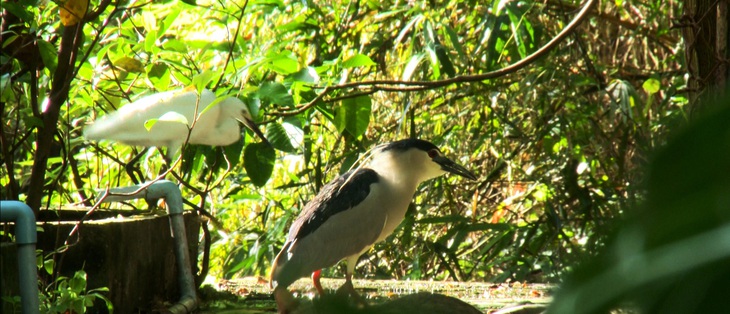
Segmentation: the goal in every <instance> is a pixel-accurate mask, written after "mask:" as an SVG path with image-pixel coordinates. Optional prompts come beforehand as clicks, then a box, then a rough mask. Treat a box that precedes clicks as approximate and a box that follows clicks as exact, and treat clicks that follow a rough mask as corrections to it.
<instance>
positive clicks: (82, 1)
mask: <svg viewBox="0 0 730 314" xmlns="http://www.w3.org/2000/svg"><path fill="white" fill-rule="evenodd" d="M58 6H59V16H60V17H61V24H63V26H71V25H75V24H76V23H78V22H80V21H81V19H83V18H84V16H86V10H87V9H88V8H89V0H66V1H65V2H63V3H59V5H58Z"/></svg>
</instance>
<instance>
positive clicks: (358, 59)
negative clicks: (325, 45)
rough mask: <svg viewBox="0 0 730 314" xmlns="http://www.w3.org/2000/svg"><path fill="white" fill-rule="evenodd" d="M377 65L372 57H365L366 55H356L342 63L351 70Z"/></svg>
mask: <svg viewBox="0 0 730 314" xmlns="http://www.w3.org/2000/svg"><path fill="white" fill-rule="evenodd" d="M373 65H375V62H373V60H372V59H370V57H368V56H366V55H364V54H359V53H358V54H356V55H354V56H352V57H350V58H348V59H347V60H345V61H344V62H342V67H343V68H345V69H349V68H356V67H368V66H373Z"/></svg>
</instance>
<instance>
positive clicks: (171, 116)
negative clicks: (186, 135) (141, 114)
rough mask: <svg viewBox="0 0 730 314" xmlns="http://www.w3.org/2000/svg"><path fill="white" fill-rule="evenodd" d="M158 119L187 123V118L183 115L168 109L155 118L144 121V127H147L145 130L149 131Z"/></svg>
mask: <svg viewBox="0 0 730 314" xmlns="http://www.w3.org/2000/svg"><path fill="white" fill-rule="evenodd" d="M158 121H166V122H176V123H182V124H184V125H188V118H186V117H185V116H184V115H182V114H181V113H179V112H175V111H168V112H165V114H163V115H162V116H160V117H159V118H157V119H149V120H147V121H145V122H144V127H145V128H146V129H147V131H149V130H150V129H152V127H153V126H155V124H156V123H157V122H158Z"/></svg>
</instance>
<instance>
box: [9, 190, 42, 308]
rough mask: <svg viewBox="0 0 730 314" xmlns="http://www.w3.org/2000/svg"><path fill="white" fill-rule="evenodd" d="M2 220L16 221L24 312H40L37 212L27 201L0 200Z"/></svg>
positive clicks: (21, 299)
mask: <svg viewBox="0 0 730 314" xmlns="http://www.w3.org/2000/svg"><path fill="white" fill-rule="evenodd" d="M0 220H1V221H3V222H10V221H13V222H15V242H16V243H17V245H18V286H19V288H20V302H21V306H22V308H23V313H25V314H31V313H39V311H40V308H39V303H38V269H37V268H36V260H35V244H36V242H37V236H36V225H35V214H33V210H31V209H30V207H28V205H26V204H25V203H22V202H18V201H0Z"/></svg>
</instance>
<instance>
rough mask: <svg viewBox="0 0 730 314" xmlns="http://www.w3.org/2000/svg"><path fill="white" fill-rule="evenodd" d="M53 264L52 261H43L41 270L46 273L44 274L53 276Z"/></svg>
mask: <svg viewBox="0 0 730 314" xmlns="http://www.w3.org/2000/svg"><path fill="white" fill-rule="evenodd" d="M54 265H55V263H54V262H53V259H47V260H45V261H43V269H44V270H45V271H46V274H49V275H52V274H53V266H54Z"/></svg>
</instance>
